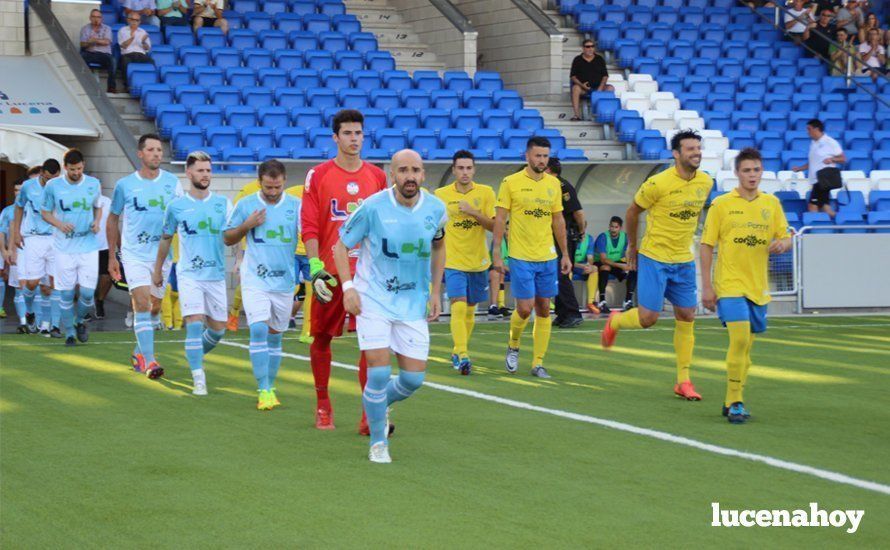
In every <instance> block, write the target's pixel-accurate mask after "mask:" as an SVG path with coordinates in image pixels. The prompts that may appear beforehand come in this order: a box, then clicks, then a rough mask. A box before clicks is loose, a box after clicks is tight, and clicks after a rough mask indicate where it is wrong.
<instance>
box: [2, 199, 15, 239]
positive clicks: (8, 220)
mask: <svg viewBox="0 0 890 550" xmlns="http://www.w3.org/2000/svg"><path fill="white" fill-rule="evenodd" d="M14 219H15V204H10V205H9V206H7V207H6V208H4V209H3V211H2V212H0V233H3V234H4V235H6V237H7V238H9V233H10V229H9V228H10V227H11V226H12V221H13V220H14Z"/></svg>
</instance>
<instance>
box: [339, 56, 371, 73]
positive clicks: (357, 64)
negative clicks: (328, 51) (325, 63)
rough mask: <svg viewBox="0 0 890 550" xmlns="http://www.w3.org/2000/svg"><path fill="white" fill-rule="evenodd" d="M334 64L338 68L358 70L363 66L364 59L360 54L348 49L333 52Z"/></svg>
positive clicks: (351, 70) (349, 70)
mask: <svg viewBox="0 0 890 550" xmlns="http://www.w3.org/2000/svg"><path fill="white" fill-rule="evenodd" d="M334 64H335V65H337V68H338V69H342V70H344V71H348V72H353V71H360V70H363V69H364V68H365V60H364V58H363V57H362V54H360V53H358V52H350V51H338V52H334Z"/></svg>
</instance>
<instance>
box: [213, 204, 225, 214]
mask: <svg viewBox="0 0 890 550" xmlns="http://www.w3.org/2000/svg"><path fill="white" fill-rule="evenodd" d="M213 209H214V210H216V213H217V214H222V211H223V203H221V202H218V203H216V204H215V205H213Z"/></svg>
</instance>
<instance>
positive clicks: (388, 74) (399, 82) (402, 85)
mask: <svg viewBox="0 0 890 550" xmlns="http://www.w3.org/2000/svg"><path fill="white" fill-rule="evenodd" d="M382 76H383V85H384V86H386V87H387V88H388V89H390V90H393V91H396V92H401V91H402V90H410V89H411V87H412V83H411V77H410V76H409V75H408V72H407V71H400V70H392V71H383V75H382Z"/></svg>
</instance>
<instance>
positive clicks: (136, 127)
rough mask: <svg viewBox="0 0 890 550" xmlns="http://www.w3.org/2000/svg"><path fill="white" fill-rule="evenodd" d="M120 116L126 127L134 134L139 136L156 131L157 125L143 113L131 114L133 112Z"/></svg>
mask: <svg viewBox="0 0 890 550" xmlns="http://www.w3.org/2000/svg"><path fill="white" fill-rule="evenodd" d="M121 118H122V119H123V121H124V124H126V125H127V129H128V130H129V131H130V133H131V134H133V135H134V136H137V139H138V136H141V135H143V134H151V133H155V132H157V131H158V127H157V126H156V125H155V123H154V121H151V120H149V119H147V118H146V117H144V116H143V115H141V114H139V115H133V114H122V115H121Z"/></svg>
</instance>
